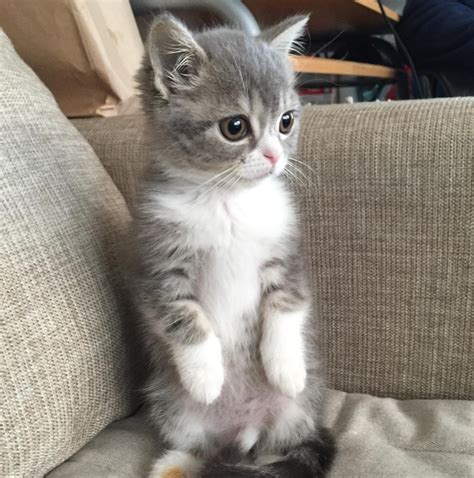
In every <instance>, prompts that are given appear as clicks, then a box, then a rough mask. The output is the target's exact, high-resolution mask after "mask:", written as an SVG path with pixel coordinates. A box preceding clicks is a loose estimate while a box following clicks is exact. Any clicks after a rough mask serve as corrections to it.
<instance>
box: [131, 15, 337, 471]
mask: <svg viewBox="0 0 474 478" xmlns="http://www.w3.org/2000/svg"><path fill="white" fill-rule="evenodd" d="M306 23H307V17H294V18H289V19H287V20H286V21H284V22H283V23H281V24H279V25H277V26H275V27H273V28H270V29H269V30H267V31H265V32H263V33H262V34H261V35H260V36H259V37H258V38H249V37H247V36H246V35H245V34H244V33H242V32H239V31H234V30H229V29H224V28H222V29H215V30H210V31H205V32H202V33H196V34H193V33H191V32H189V31H188V30H187V29H186V27H185V26H184V25H183V24H181V23H180V22H179V21H178V20H176V19H175V18H173V17H171V16H169V15H163V16H160V17H158V18H156V19H155V21H154V23H153V25H152V28H151V30H150V34H149V37H148V41H147V54H146V58H145V60H144V64H143V66H142V68H141V71H140V72H139V75H138V81H139V83H140V87H141V96H142V102H143V107H144V109H145V112H146V115H147V118H148V126H149V134H150V138H151V141H152V144H153V145H154V150H153V151H152V153H153V166H152V171H151V172H150V175H149V177H148V180H147V184H146V186H145V188H144V191H143V192H142V194H141V197H140V199H139V201H138V205H137V208H136V212H135V215H134V216H135V217H134V227H133V231H134V233H133V242H134V251H135V253H134V254H135V255H134V259H133V284H134V285H133V291H134V297H135V300H136V305H137V307H138V309H139V315H140V322H141V329H142V337H143V346H144V349H145V351H146V353H147V354H148V357H149V360H150V362H151V364H152V371H151V372H150V374H149V377H148V382H147V386H146V403H147V407H148V410H149V418H150V421H151V422H152V423H153V424H154V425H156V427H157V429H158V430H159V433H160V435H161V437H162V439H163V442H164V443H165V444H166V446H167V448H168V451H164V452H163V454H162V456H161V458H159V459H158V460H157V462H156V463H155V464H154V466H153V469H152V471H151V475H150V476H152V477H154V478H158V477H159V478H171V477H173V478H177V477H197V476H202V477H210V478H212V477H244V476H248V477H273V476H275V477H293V478H298V477H310V476H311V477H313V476H324V475H325V474H326V472H327V470H328V469H329V467H330V464H331V461H332V458H333V455H334V451H335V447H334V445H333V442H332V439H331V437H330V435H329V434H328V432H327V431H326V430H325V429H323V428H322V426H321V418H322V398H321V394H322V390H323V382H322V379H321V375H320V371H319V366H318V360H317V357H316V350H315V337H314V335H315V323H314V320H313V313H312V307H311V299H310V296H311V294H310V290H309V286H308V283H307V278H306V273H305V264H304V259H303V256H302V252H301V247H300V238H299V231H298V224H297V220H296V214H295V208H294V206H293V202H292V199H291V197H290V194H289V192H288V191H287V189H286V186H285V184H284V182H283V180H282V179H281V178H280V177H279V176H280V175H281V173H282V172H283V170H284V168H285V165H286V164H287V163H288V161H289V160H290V155H291V154H292V153H293V151H294V149H295V146H296V141H297V131H298V122H299V108H300V104H299V101H298V96H297V94H296V93H295V91H294V87H293V80H294V78H293V73H292V70H291V67H290V64H289V62H288V60H287V55H288V53H289V51H290V49H291V48H292V45H293V44H294V42H295V41H296V40H297V39H298V37H299V36H300V35H301V34H302V32H303V30H304V28H305V25H306Z"/></svg>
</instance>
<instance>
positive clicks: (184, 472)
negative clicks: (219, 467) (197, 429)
mask: <svg viewBox="0 0 474 478" xmlns="http://www.w3.org/2000/svg"><path fill="white" fill-rule="evenodd" d="M202 465H203V462H202V460H201V459H200V458H197V457H195V456H194V455H191V453H187V452H184V451H179V450H170V451H167V452H165V453H164V454H163V455H162V456H161V457H160V458H158V460H157V461H156V462H155V463H154V465H153V467H152V469H151V472H150V474H149V475H148V478H196V477H198V476H199V474H200V471H201V468H202Z"/></svg>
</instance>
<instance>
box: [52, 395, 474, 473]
mask: <svg viewBox="0 0 474 478" xmlns="http://www.w3.org/2000/svg"><path fill="white" fill-rule="evenodd" d="M327 402H328V409H327V419H326V422H327V425H328V426H330V427H331V428H332V430H333V432H334V434H335V436H336V440H337V444H338V448H339V452H338V454H337V456H336V461H335V464H334V468H333V470H332V472H331V473H330V478H381V477H383V478H401V477H403V478H441V477H446V476H451V477H463V478H464V477H467V476H472V465H473V460H474V436H473V434H472V429H473V427H474V418H473V417H474V403H473V402H468V401H463V400H407V401H399V400H392V399H389V398H385V399H384V398H376V397H371V396H369V395H358V394H346V393H343V392H335V391H330V392H329V393H328V397H327ZM158 453H159V445H158V443H157V442H156V441H155V439H154V437H153V434H152V432H151V430H150V429H149V428H148V426H147V421H146V418H145V417H144V416H143V415H140V414H139V415H137V416H134V417H131V418H127V419H125V420H120V421H118V422H115V423H113V424H112V425H110V426H109V427H107V428H106V429H105V430H104V431H103V432H102V433H100V434H99V435H98V436H97V437H96V438H95V439H94V440H92V441H91V442H90V443H88V444H87V445H86V446H85V447H84V448H83V449H82V450H80V451H79V452H78V453H76V454H75V455H74V456H73V457H72V458H71V459H70V460H67V461H66V462H65V463H64V464H62V465H61V466H59V467H58V468H57V469H56V470H54V471H52V472H51V473H50V474H49V475H48V478H90V477H105V476H107V477H111V478H112V477H117V478H118V477H120V478H145V477H146V476H147V471H148V470H149V469H150V466H151V463H152V461H153V459H154V458H155V457H156V456H157V455H158Z"/></svg>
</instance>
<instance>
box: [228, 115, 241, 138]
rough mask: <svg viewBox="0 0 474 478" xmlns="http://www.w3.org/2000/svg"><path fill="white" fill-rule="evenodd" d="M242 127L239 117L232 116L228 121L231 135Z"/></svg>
mask: <svg viewBox="0 0 474 478" xmlns="http://www.w3.org/2000/svg"><path fill="white" fill-rule="evenodd" d="M241 129H242V120H241V119H240V118H233V119H232V120H230V121H229V133H230V134H231V135H233V136H234V135H237V134H239V133H240V130H241Z"/></svg>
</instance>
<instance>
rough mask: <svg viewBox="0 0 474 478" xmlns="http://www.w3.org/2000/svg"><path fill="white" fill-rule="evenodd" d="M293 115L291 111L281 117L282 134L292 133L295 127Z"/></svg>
mask: <svg viewBox="0 0 474 478" xmlns="http://www.w3.org/2000/svg"><path fill="white" fill-rule="evenodd" d="M293 119H294V117H293V113H292V112H291V111H287V112H286V113H283V114H282V115H281V119H280V133H283V134H288V133H289V132H290V131H291V127H292V126H293Z"/></svg>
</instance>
